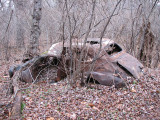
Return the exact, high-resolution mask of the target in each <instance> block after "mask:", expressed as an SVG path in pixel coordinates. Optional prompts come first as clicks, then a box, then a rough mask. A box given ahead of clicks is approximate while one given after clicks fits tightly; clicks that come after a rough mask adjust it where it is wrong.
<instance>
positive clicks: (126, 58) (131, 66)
mask: <svg viewBox="0 0 160 120" xmlns="http://www.w3.org/2000/svg"><path fill="white" fill-rule="evenodd" d="M111 59H112V60H114V61H115V62H118V64H120V65H121V66H123V67H124V68H125V69H126V70H128V71H129V72H130V73H131V74H132V75H133V76H134V77H135V78H137V79H139V78H140V76H141V75H142V69H143V65H142V64H141V63H140V62H139V61H138V60H137V59H136V58H135V57H133V56H131V55H130V54H128V53H126V52H124V51H122V52H120V53H117V54H115V55H113V56H111Z"/></svg>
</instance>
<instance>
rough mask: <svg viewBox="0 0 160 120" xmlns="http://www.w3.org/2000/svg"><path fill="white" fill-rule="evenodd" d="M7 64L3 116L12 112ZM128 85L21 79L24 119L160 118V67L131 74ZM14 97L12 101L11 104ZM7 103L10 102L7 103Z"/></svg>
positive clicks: (1, 79) (0, 74)
mask: <svg viewBox="0 0 160 120" xmlns="http://www.w3.org/2000/svg"><path fill="white" fill-rule="evenodd" d="M6 71H7V67H6V65H5V64H1V67H0V119H7V118H8V117H9V116H10V113H11V107H12V103H13V102H14V101H12V98H13V96H11V95H9V94H6V93H7V89H8V87H9V78H8V75H7V72H6ZM127 84H128V86H127V88H121V89H115V88H114V86H112V87H108V86H103V85H98V84H91V85H89V87H81V86H77V87H72V86H70V84H68V81H67V80H66V79H65V80H62V81H60V82H58V83H53V84H49V83H47V80H44V81H41V82H38V83H36V84H25V83H22V82H20V86H21V87H23V88H24V87H30V88H29V89H25V90H22V109H21V110H22V111H21V112H22V119H24V120H37V119H42V120H43V119H44V120H58V119H60V120H66V119H78V120H105V119H117V120H118V119H126V120H129V119H135V120H147V119H148V120H159V119H160V70H151V69H148V70H146V72H145V75H144V76H143V77H141V79H139V80H136V79H133V78H129V79H128V80H127ZM10 101H11V104H9V103H10ZM6 105H7V106H6Z"/></svg>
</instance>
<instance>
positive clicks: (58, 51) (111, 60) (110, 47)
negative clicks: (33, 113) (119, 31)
mask: <svg viewBox="0 0 160 120" xmlns="http://www.w3.org/2000/svg"><path fill="white" fill-rule="evenodd" d="M100 43H101V49H100ZM50 58H53V62H56V65H57V66H58V70H57V77H56V79H55V80H54V81H55V82H57V81H60V80H62V79H64V78H65V77H67V75H68V74H70V73H69V70H70V72H72V73H73V71H75V72H77V74H79V73H82V72H83V73H84V75H85V76H86V77H87V81H90V80H95V81H96V82H98V83H100V84H102V85H107V86H111V85H115V87H116V88H120V87H124V86H125V85H126V84H125V80H126V79H127V76H128V75H129V76H133V77H135V78H137V79H139V78H140V76H141V75H142V69H143V65H142V64H141V63H140V62H139V61H138V60H137V59H136V58H135V57H133V56H131V55H130V54H128V53H126V52H125V51H124V50H123V49H122V48H121V47H120V45H118V44H117V43H115V42H114V41H113V40H110V39H107V38H103V39H102V40H100V38H88V39H87V41H86V43H84V40H73V41H72V45H70V43H69V42H65V43H63V42H58V43H55V44H53V45H52V46H51V47H50V49H49V50H48V53H47V54H46V55H45V56H40V57H38V58H36V61H37V62H36V64H35V65H32V67H30V69H26V70H23V71H22V72H21V80H22V81H24V82H28V81H29V82H32V81H33V80H35V79H36V77H37V75H38V74H39V73H40V70H41V69H42V68H44V67H45V66H47V60H48V59H50ZM30 61H31V62H34V60H30ZM30 61H28V63H29V64H30V63H31V62H30ZM57 61H58V62H57ZM28 63H27V64H28ZM41 63H43V64H41ZM24 64H26V63H24ZM22 66H23V65H22ZM73 74H74V73H73ZM31 78H32V80H31Z"/></svg>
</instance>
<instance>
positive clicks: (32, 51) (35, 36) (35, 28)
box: [23, 0, 42, 62]
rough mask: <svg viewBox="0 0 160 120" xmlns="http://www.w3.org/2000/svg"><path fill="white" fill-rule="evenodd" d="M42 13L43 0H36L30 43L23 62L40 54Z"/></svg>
mask: <svg viewBox="0 0 160 120" xmlns="http://www.w3.org/2000/svg"><path fill="white" fill-rule="evenodd" d="M41 15H42V0H34V9H33V15H32V28H31V36H30V43H29V46H28V49H27V53H26V54H25V55H24V59H23V62H25V61H27V60H29V59H32V58H33V57H35V56H38V55H39V36H40V34H41V30H40V27H39V26H40V20H41Z"/></svg>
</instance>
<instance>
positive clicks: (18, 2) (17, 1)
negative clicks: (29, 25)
mask: <svg viewBox="0 0 160 120" xmlns="http://www.w3.org/2000/svg"><path fill="white" fill-rule="evenodd" d="M14 5H15V8H16V16H17V23H16V24H17V25H16V26H17V28H16V29H17V30H16V31H17V38H16V45H17V47H18V48H23V47H24V34H25V30H24V23H25V17H24V15H25V14H24V11H25V8H26V5H27V1H26V0H14Z"/></svg>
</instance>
